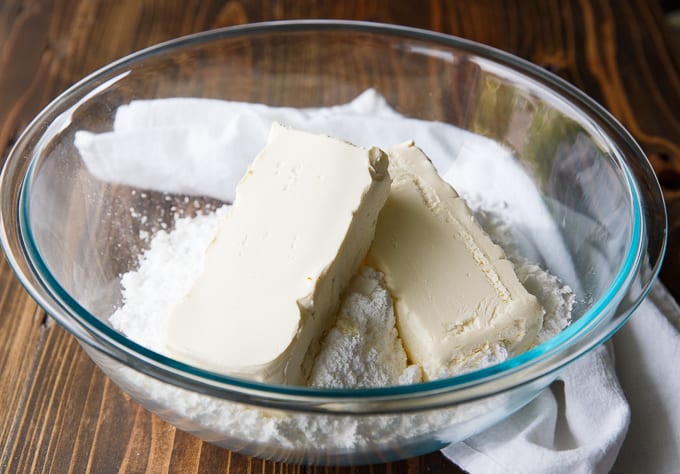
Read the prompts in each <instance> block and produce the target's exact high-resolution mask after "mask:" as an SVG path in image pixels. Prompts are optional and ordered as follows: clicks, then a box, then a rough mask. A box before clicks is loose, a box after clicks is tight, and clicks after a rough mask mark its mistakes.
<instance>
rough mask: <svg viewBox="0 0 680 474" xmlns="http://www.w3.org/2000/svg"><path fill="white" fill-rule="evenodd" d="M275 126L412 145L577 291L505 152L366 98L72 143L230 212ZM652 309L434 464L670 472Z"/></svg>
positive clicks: (163, 106)
mask: <svg viewBox="0 0 680 474" xmlns="http://www.w3.org/2000/svg"><path fill="white" fill-rule="evenodd" d="M273 121H279V122H282V123H284V124H287V125H289V126H292V127H297V128H302V129H305V130H309V131H313V132H318V133H325V134H329V135H333V136H336V137H339V138H342V139H345V140H347V141H350V142H353V143H355V144H358V145H363V146H371V145H377V146H381V147H389V146H391V145H394V144H396V143H399V142H402V141H404V140H407V139H414V140H415V142H416V144H417V145H418V146H420V147H421V148H422V149H423V150H424V151H425V152H426V153H427V154H428V156H430V158H431V159H432V161H433V163H434V164H435V166H436V167H437V169H438V170H439V172H440V173H441V174H442V176H444V177H445V178H446V179H447V180H449V181H450V182H451V184H453V185H454V187H456V189H458V191H459V192H460V193H461V194H462V195H463V196H464V197H467V198H471V199H473V200H474V198H475V195H476V194H478V193H479V192H480V189H483V190H484V196H483V198H484V199H485V200H487V201H488V200H493V201H497V202H503V203H506V204H507V209H508V215H507V216H506V217H507V218H508V219H510V220H511V221H512V223H513V232H517V234H518V235H517V236H516V239H515V240H517V241H518V242H520V243H521V244H522V245H521V250H522V253H523V254H524V255H525V256H526V257H528V258H529V259H531V260H532V261H534V262H536V263H538V264H541V265H543V266H546V267H548V268H550V269H551V271H552V272H553V273H555V274H557V275H558V276H559V277H560V278H561V279H562V280H563V281H564V282H566V283H567V284H569V285H570V286H572V288H574V289H575V290H576V292H577V293H578V292H579V281H578V278H577V277H576V272H575V270H574V267H573V263H572V261H571V259H570V257H569V253H568V251H567V250H566V246H565V244H564V242H563V240H562V238H561V236H560V233H559V231H558V229H557V227H556V225H555V223H554V222H553V221H552V219H551V218H550V215H549V213H548V211H547V209H546V208H545V205H544V204H543V201H542V200H541V198H540V196H539V194H538V193H537V191H536V190H535V189H534V187H533V186H531V185H529V183H528V182H527V181H528V179H529V178H528V177H527V176H526V174H524V172H523V171H522V169H521V167H519V166H517V164H516V162H515V161H514V159H513V157H512V155H511V154H510V153H509V152H508V151H507V150H505V149H504V148H503V147H501V146H499V145H498V144H497V143H495V142H493V141H491V140H489V139H486V138H484V137H481V136H478V135H475V134H472V133H469V132H466V131H464V130H461V129H458V128H456V127H453V126H451V125H447V124H443V123H439V122H430V121H423V120H416V119H410V118H405V117H402V116H401V115H399V114H398V113H397V112H396V111H395V110H393V109H392V108H391V107H390V106H389V105H388V104H387V103H386V101H385V100H384V98H383V97H381V96H380V95H379V94H377V93H376V92H375V91H373V90H368V91H366V92H365V93H363V94H362V95H360V96H359V97H357V98H356V99H355V100H353V101H352V102H350V103H348V104H343V105H338V106H335V107H328V108H321V109H292V108H281V107H279V108H273V107H267V106H264V105H261V104H248V103H239V102H225V101H219V100H207V99H188V98H177V99H162V100H147V101H133V102H132V103H130V104H128V105H125V106H122V107H120V108H119V109H118V111H117V114H116V118H115V122H114V127H113V130H112V131H111V132H108V133H101V134H93V133H90V132H86V131H81V132H78V133H77V134H76V139H75V144H76V146H77V148H78V149H79V151H80V153H81V156H82V158H83V161H84V163H85V165H86V166H87V168H88V170H89V171H90V172H91V173H92V174H93V175H94V176H95V177H97V178H99V179H102V180H105V181H110V182H116V183H120V184H126V185H129V186H135V187H139V188H143V189H152V190H157V191H162V192H173V193H186V194H198V195H209V196H212V197H216V198H219V199H222V200H225V201H231V200H233V188H234V186H235V184H236V183H237V181H238V180H239V179H240V177H241V176H242V175H243V173H245V170H246V168H247V166H248V164H249V163H250V161H252V159H253V157H254V156H255V155H256V154H257V152H258V151H259V150H260V149H261V148H262V147H263V146H264V144H265V141H266V137H267V134H268V131H269V127H270V126H271V123H272V122H273ZM376 131H378V132H376ZM227 159H228V160H229V162H227V161H226V160H227ZM489 183H491V185H490V184H489ZM536 236H540V239H538V238H535V237H536ZM659 295H661V296H659ZM654 296H655V297H656V299H653V300H652V301H650V300H647V301H646V302H644V303H643V304H642V306H641V307H640V308H639V309H638V310H637V311H636V315H634V317H633V321H632V323H630V324H629V325H627V326H626V327H625V328H624V329H623V330H622V331H621V333H620V334H619V335H618V336H617V337H616V339H615V342H614V347H615V350H614V351H612V348H611V346H610V345H607V346H603V347H601V348H599V349H597V350H595V351H593V352H592V353H591V354H589V355H587V356H584V357H583V358H581V359H580V360H578V361H577V362H575V363H574V364H572V365H571V366H569V367H568V368H567V369H566V370H564V371H563V372H562V374H561V376H560V381H558V382H555V383H554V384H553V385H552V386H551V387H550V389H549V390H545V391H544V392H543V393H542V394H541V395H539V397H538V398H537V399H536V400H535V401H533V402H532V403H530V404H529V405H528V406H527V407H525V408H524V409H522V410H520V411H519V412H517V413H515V414H514V415H512V416H511V417H510V418H508V419H507V420H505V421H503V422H501V423H499V424H498V425H496V426H495V427H493V428H491V429H489V430H487V431H486V432H484V433H482V434H479V435H477V436H474V437H473V438H471V439H469V440H466V441H465V442H461V443H457V444H455V445H452V446H449V447H447V448H446V449H444V450H443V453H444V454H445V455H446V456H448V457H449V458H450V459H452V460H453V461H454V462H455V463H456V464H458V465H459V466H461V467H462V468H463V469H465V470H467V471H469V472H472V473H494V472H503V473H507V472H520V473H524V472H537V473H538V472H541V473H542V472H555V473H561V472H564V473H573V472H607V471H609V470H610V469H611V468H612V466H613V465H614V462H615V461H616V459H617V456H618V458H619V461H618V462H617V464H616V465H615V467H614V469H615V471H616V472H677V470H678V469H679V468H680V462H679V460H678V452H679V450H680V407H678V406H677V404H676V403H674V402H675V400H676V399H677V395H676V394H678V393H680V385H679V383H680V382H679V380H680V377H679V375H680V374H679V373H678V369H677V364H675V363H674V358H677V357H678V356H680V335H679V333H678V329H677V328H678V326H680V313H679V312H678V310H677V306H676V305H674V301H673V300H672V298H671V297H669V296H668V295H667V293H664V290H663V288H662V287H660V286H659V288H658V289H657V290H656V292H655V295H654ZM659 298H661V299H659ZM662 302H663V304H662ZM655 303H656V305H655ZM671 321H672V322H671ZM613 352H615V353H616V358H617V363H616V370H617V371H618V375H619V378H620V381H621V385H623V389H624V391H625V397H624V393H623V392H622V390H621V386H620V384H619V380H618V379H617V374H616V372H615V369H614V365H615V364H614V353H613ZM626 398H628V400H629V401H630V403H631V404H632V409H629V405H628V403H627V402H626ZM631 412H632V415H631ZM629 421H630V427H631V429H630V430H628V426H629ZM626 435H627V437H626ZM624 439H626V441H625V443H624V445H623V450H622V451H621V452H620V453H619V450H620V448H621V444H622V442H624Z"/></svg>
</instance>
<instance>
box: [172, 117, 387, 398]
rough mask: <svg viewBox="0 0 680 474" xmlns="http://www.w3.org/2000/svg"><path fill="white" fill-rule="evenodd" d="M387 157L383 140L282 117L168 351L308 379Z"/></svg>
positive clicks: (260, 375)
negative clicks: (311, 129) (314, 128)
mask: <svg viewBox="0 0 680 474" xmlns="http://www.w3.org/2000/svg"><path fill="white" fill-rule="evenodd" d="M387 168H388V158H387V155H386V154H385V153H384V152H382V151H381V150H380V149H378V148H371V149H363V148H358V147H355V146H353V145H351V144H349V143H346V142H343V141H340V140H337V139H334V138H330V137H326V136H322V135H315V134H311V133H307V132H303V131H298V130H292V129H288V128H285V127H283V126H281V125H278V124H274V125H273V127H272V129H271V131H270V135H269V138H268V143H267V145H266V146H265V148H264V149H263V150H262V152H261V153H260V154H259V155H258V156H257V157H256V158H255V160H254V161H253V163H252V164H251V166H250V167H249V169H248V171H247V172H246V174H245V176H244V177H243V178H242V180H241V181H240V183H239V184H238V186H237V189H236V198H235V202H234V205H233V206H232V208H231V210H230V212H229V213H228V215H227V217H226V218H225V219H224V221H223V222H222V223H221V224H220V228H219V230H218V232H217V236H216V238H215V240H214V241H213V242H212V243H211V245H210V246H209V248H208V250H207V251H206V254H205V261H204V268H203V272H202V274H201V275H200V276H199V278H198V279H197V281H196V282H195V284H194V286H193V288H192V289H191V291H190V292H189V294H187V295H186V297H185V298H184V299H183V301H182V302H181V303H180V304H179V305H178V306H177V307H176V308H175V310H174V311H173V313H172V315H171V317H170V321H169V327H168V333H167V341H166V347H167V349H168V351H169V353H170V354H171V355H172V356H173V357H176V358H177V359H179V360H182V361H185V362H187V363H190V364H194V365H196V366H199V367H202V368H205V369H209V370H212V371H215V372H220V373H225V374H230V375H234V376H240V377H246V378H250V379H255V380H259V381H266V382H270V383H284V384H294V385H300V384H304V383H305V382H306V381H307V378H308V376H309V372H310V371H311V367H312V364H313V358H314V356H315V355H316V353H317V352H318V348H319V346H320V338H321V337H322V336H323V334H324V332H325V331H327V330H328V329H329V327H330V326H331V325H332V323H333V322H334V318H335V312H336V311H337V308H338V305H339V298H340V295H341V293H342V292H343V291H344V290H345V288H346V287H347V285H348V284H349V281H350V279H351V278H352V276H353V274H354V273H355V271H356V270H357V269H358V267H359V264H360V262H361V260H362V258H363V257H364V256H365V255H366V252H367V250H368V248H369V246H370V244H371V241H372V239H373V235H374V231H375V225H376V221H377V217H378V213H379V212H380V209H381V208H382V207H383V204H384V203H385V200H386V199H387V195H388V193H389V189H390V178H389V175H388V172H387Z"/></svg>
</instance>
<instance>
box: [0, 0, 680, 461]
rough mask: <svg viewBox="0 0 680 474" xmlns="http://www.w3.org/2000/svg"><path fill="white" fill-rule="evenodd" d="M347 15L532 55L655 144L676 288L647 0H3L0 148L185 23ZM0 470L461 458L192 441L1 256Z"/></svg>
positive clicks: (678, 225) (668, 42) (665, 117)
mask: <svg viewBox="0 0 680 474" xmlns="http://www.w3.org/2000/svg"><path fill="white" fill-rule="evenodd" d="M314 17H319V18H346V19H360V20H372V21H382V22H388V23H398V24H404V25H410V26H415V27H421V28H429V29H433V30H437V31H442V32H445V33H451V34H456V35H460V36H463V37H466V38H470V39H473V40H476V41H480V42H482V43H486V44H489V45H492V46H495V47H498V48H501V49H504V50H506V51H509V52H511V53H514V54H517V55H519V56H521V57H524V58H526V59H528V60H530V61H532V62H534V63H537V64H539V65H541V66H543V67H545V68H547V69H549V70H551V71H553V72H555V73H556V74H558V75H560V76H562V77H564V78H565V79H567V80H568V81H570V82H572V83H573V84H575V85H576V86H577V87H580V88H582V89H583V90H585V91H586V92H587V93H588V94H590V95H591V96H592V97H594V98H595V99H596V100H598V101H599V102H601V103H602V104H603V105H605V106H606V107H607V108H608V109H609V110H610V111H611V112H612V114H613V115H614V116H615V117H617V118H618V119H619V120H620V121H621V122H622V123H623V124H624V125H625V126H626V127H627V128H628V129H629V130H630V131H631V133H632V134H633V135H634V137H635V138H636V139H637V140H638V141H639V142H640V144H641V145H642V147H643V148H644V150H645V152H646V153H647V154H648V156H649V157H650V159H651V161H652V163H653V166H654V168H655V170H656V171H657V173H658V176H659V179H660V182H661V184H662V186H663V188H664V193H665V196H666V199H667V201H668V208H669V218H670V227H671V229H670V230H671V232H670V245H669V250H668V255H667V259H666V264H665V266H664V269H663V272H662V280H663V281H664V282H665V283H666V285H667V286H669V288H670V289H671V291H672V292H673V293H674V294H675V296H676V297H679V296H680V115H679V114H678V112H677V111H678V110H680V74H679V71H680V65H679V61H680V55H679V54H678V50H677V48H676V46H675V45H674V43H673V40H672V38H671V36H670V35H669V33H668V31H667V29H666V26H665V23H664V19H663V17H662V15H661V12H660V9H659V7H658V5H657V4H656V3H655V2H646V1H645V0H631V1H629V2H617V1H615V0H555V1H551V2H545V1H541V0H531V1H517V0H515V1H510V0H506V1H492V0H465V1H458V2H448V1H446V0H430V1H426V2H390V1H388V0H375V1H372V2H364V1H362V0H351V1H346V2H337V1H327V0H326V1H322V2H316V1H309V0H286V1H277V0H253V1H218V0H189V1H181V0H173V1H163V0H143V1H136V0H125V1H116V2H113V1H107V0H5V1H4V2H2V3H0V91H2V94H0V151H2V156H5V155H6V153H7V152H8V150H9V148H10V146H11V145H12V143H13V142H14V141H15V140H16V137H17V136H18V134H19V133H20V131H21V130H22V129H23V128H24V127H25V126H26V124H27V123H28V121H29V120H30V119H31V117H32V116H33V115H34V114H35V113H37V112H38V111H39V110H40V108H41V107H43V106H44V105H45V104H46V103H47V102H48V101H49V100H50V99H51V98H52V97H54V96H55V95H57V94H58V93H59V92H60V91H62V90H64V89H65V88H66V87H67V86H68V85H70V84H72V83H73V82H75V81H76V80H78V79H79V78H80V77H82V76H84V75H85V74H87V73H88V72H90V71H92V70H94V69H96V68H98V67H100V66H102V65H104V64H106V63H108V62H110V61H112V60H114V59H116V58H119V57H121V56H124V55H126V54H128V53H130V52H133V51H135V50H138V49H141V48H143V47H146V46H149V45H151V44H155V43H158V42H160V41H164V40H167V39H171V38H174V37H177V36H180V35H184V34H188V33H192V32H195V31H201V30H204V29H208V28H216V27H221V26H228V25H234V24H241V23H245V22H253V21H263V20H274V19H286V18H314ZM0 413H2V414H3V415H2V416H1V417H0V471H3V472H69V471H72V472H84V471H92V472H104V473H105V472H117V471H122V472H144V471H149V472H232V473H239V472H263V473H270V472H271V473H302V472H308V473H350V472H352V473H364V472H366V473H368V472H371V473H419V472H432V473H444V472H459V471H458V470H457V469H456V468H455V466H453V465H452V464H451V463H450V462H448V461H447V460H446V459H445V458H443V456H442V455H441V454H439V453H434V454H431V455H428V456H421V457H418V458H413V459H409V460H406V461H402V462H398V463H390V464H383V465H375V466H370V467H368V466H361V467H355V468H330V467H329V468H319V467H302V466H294V465H285V464H275V463H270V462H264V461H261V460H258V459H252V458H249V457H246V456H242V455H239V454H235V453H230V452H228V451H225V450H222V449H219V448H215V447H214V446H211V445H208V444H205V443H202V442H201V441H199V440H197V439H196V438H194V437H193V436H191V435H188V434H186V433H182V432H179V431H177V430H175V429H174V428H173V427H172V426H170V425H168V424H166V423H164V422H162V421H161V420H160V419H158V418H157V417H155V416H153V415H151V414H149V413H148V412H146V411H145V410H143V409H142V408H141V407H140V406H139V405H137V404H136V403H135V402H134V401H132V400H131V399H130V398H129V397H127V396H126V395H125V394H124V393H122V392H121V391H120V390H119V389H118V388H116V387H115V386H113V384H112V383H110V382H109V380H108V379H107V378H106V377H105V376H104V375H103V374H102V373H101V372H100V371H99V370H98V369H97V368H96V367H95V366H94V365H93V364H92V363H91V362H90V360H89V359H88V358H87V356H86V355H85V353H84V352H83V351H82V350H81V349H80V347H79V346H78V345H77V343H76V342H75V340H74V339H73V338H72V337H71V336H70V335H68V334H67V333H66V332H65V331H64V330H63V329H61V328H60V327H58V326H56V325H55V324H52V323H50V322H49V320H46V318H45V315H44V313H43V312H42V311H41V310H40V309H38V308H37V307H36V305H35V303H34V302H33V301H32V300H31V299H30V298H29V297H28V296H27V294H26V293H25V292H24V290H23V289H22V288H21V285H20V284H19V283H18V282H17V281H16V279H14V278H13V276H12V274H11V271H10V269H9V267H8V265H7V263H6V262H5V261H4V260H3V261H2V262H0Z"/></svg>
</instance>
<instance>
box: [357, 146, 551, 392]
mask: <svg viewBox="0 0 680 474" xmlns="http://www.w3.org/2000/svg"><path fill="white" fill-rule="evenodd" d="M388 154H389V157H390V164H389V173H390V175H391V177H392V180H393V181H392V187H391V190H390V195H389V198H388V199H387V202H386V203H385V206H384V208H383V209H382V211H381V212H380V216H379V218H378V225H377V227H376V232H375V238H374V241H373V244H372V246H371V249H370V250H369V253H368V255H367V260H366V263H367V264H368V265H370V266H372V267H374V268H376V269H377V270H379V271H380V272H382V273H384V275H385V283H386V285H387V287H388V289H389V290H390V292H391V293H392V295H393V297H394V300H395V311H396V317H397V328H398V330H399V334H400V336H401V338H402V341H403V343H404V348H405V350H406V352H407V354H408V356H409V359H410V361H411V362H413V363H416V364H419V365H420V366H421V367H422V368H423V371H424V375H425V378H426V379H428V380H432V379H437V378H441V377H445V376H448V375H453V374H456V373H459V372H461V371H462V370H464V367H465V366H466V365H467V362H468V361H469V360H470V359H471V358H472V359H474V358H477V357H479V355H480V353H483V352H484V351H487V350H489V348H494V347H496V348H497V347H498V346H499V345H500V346H503V347H505V348H506V349H507V350H508V352H509V353H511V354H512V353H519V352H522V351H524V350H526V349H528V348H529V347H530V346H531V344H532V343H533V341H534V340H535V339H536V335H537V334H538V331H539V330H540V329H541V325H542V320H543V314H544V311H543V308H542V307H541V306H540V304H539V303H538V301H537V300H536V298H535V297H534V296H532V295H531V294H529V293H528V292H527V291H526V289H525V288H524V287H523V286H522V284H521V283H520V281H519V280H518V278H517V276H516V274H515V272H514V269H513V266H512V263H511V262H510V261H508V260H507V259H506V258H505V255H504V253H503V251H502V249H501V248H500V247H499V246H497V245H495V244H494V243H493V242H492V241H491V239H490V238H489V237H488V235H486V233H485V232H484V231H483V230H482V228H481V227H480V226H479V224H478V223H477V222H476V221H475V219H474V216H473V215H472V213H471V212H470V209H469V208H468V206H467V204H466V203H465V201H464V200H463V199H462V198H460V197H459V196H458V194H457V193H456V191H455V190H454V189H453V188H452V187H451V186H450V185H449V184H448V183H446V182H445V181H444V180H442V179H441V178H440V177H439V175H438V174H437V172H436V170H435V168H434V166H433V165H432V163H431V162H430V160H429V159H428V158H427V156H425V154H424V153H423V152H422V151H421V150H420V149H418V148H417V147H416V146H415V145H414V144H413V142H408V143H405V144H402V145H399V146H396V147H394V148H393V149H391V150H389V151H388Z"/></svg>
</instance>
